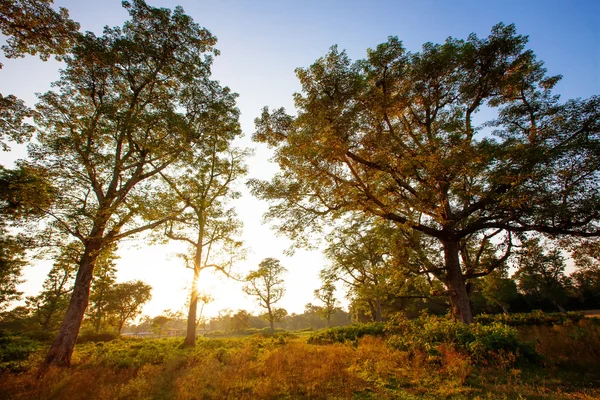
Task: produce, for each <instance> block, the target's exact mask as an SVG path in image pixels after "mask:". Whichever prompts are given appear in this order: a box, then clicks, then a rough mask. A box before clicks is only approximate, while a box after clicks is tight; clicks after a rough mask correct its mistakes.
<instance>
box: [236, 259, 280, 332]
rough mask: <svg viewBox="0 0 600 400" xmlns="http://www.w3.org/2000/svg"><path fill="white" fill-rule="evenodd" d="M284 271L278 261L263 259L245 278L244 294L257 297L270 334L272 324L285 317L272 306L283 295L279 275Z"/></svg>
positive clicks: (272, 329) (273, 330)
mask: <svg viewBox="0 0 600 400" xmlns="http://www.w3.org/2000/svg"><path fill="white" fill-rule="evenodd" d="M286 271H287V270H286V269H285V268H284V267H283V266H282V265H281V264H280V262H279V260H277V259H275V258H265V259H264V260H262V261H261V262H260V264H258V269H257V270H256V271H251V272H250V273H249V274H248V275H247V276H246V282H247V283H246V286H244V292H246V294H248V295H250V296H255V297H257V298H258V304H259V306H261V307H262V308H266V309H267V312H266V314H265V319H266V320H267V321H269V325H270V326H271V333H273V332H275V327H274V325H273V324H274V322H276V321H278V320H279V319H281V318H282V317H285V314H283V313H282V312H281V311H278V310H279V309H275V308H274V307H273V305H274V304H275V303H277V302H278V301H279V300H281V298H282V297H283V295H284V293H285V288H284V286H283V278H282V277H281V275H283V274H284V273H285V272H286ZM284 311H285V310H284ZM286 314H287V313H286Z"/></svg>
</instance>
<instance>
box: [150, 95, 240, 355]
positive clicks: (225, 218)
mask: <svg viewBox="0 0 600 400" xmlns="http://www.w3.org/2000/svg"><path fill="white" fill-rule="evenodd" d="M236 96H237V95H235V94H232V93H230V92H229V91H226V90H225V91H223V92H222V93H221V97H220V101H221V109H220V110H219V112H218V113H215V114H214V117H215V118H214V120H212V121H210V122H209V121H207V128H206V130H207V134H206V135H205V137H204V141H203V142H202V143H199V144H197V145H195V146H192V147H190V149H189V151H187V152H186V153H185V154H184V156H183V157H182V158H181V160H180V161H179V162H177V163H174V164H173V165H172V166H171V167H170V168H167V169H165V171H163V172H161V176H162V178H163V180H164V181H165V183H166V186H167V189H166V190H165V192H164V194H163V196H164V197H165V202H164V203H163V205H164V204H167V203H169V202H171V203H173V204H174V206H175V207H177V206H178V205H179V204H182V203H183V204H185V206H187V210H186V211H185V212H183V213H181V214H180V215H179V216H178V217H177V218H176V219H173V220H171V221H169V222H168V223H167V224H166V225H165V228H164V237H166V238H168V239H170V240H176V241H181V242H184V243H186V244H187V245H188V253H187V254H186V255H184V259H185V260H186V265H187V266H188V267H189V268H190V269H192V270H193V278H192V287H191V293H190V302H189V310H188V320H187V333H186V337H185V341H184V343H185V345H187V346H194V345H195V343H196V326H197V323H196V319H197V318H198V315H197V314H198V293H199V284H200V272H201V271H202V270H205V269H208V268H212V269H215V270H217V271H219V272H221V273H224V274H225V275H227V276H230V270H231V267H232V264H233V261H234V260H235V259H237V258H239V257H242V256H243V254H244V250H243V248H242V246H241V242H240V241H239V239H237V237H238V236H239V234H240V233H241V228H242V224H241V222H240V221H239V220H238V219H237V218H236V214H235V211H234V210H233V209H232V208H228V204H227V203H228V202H229V201H230V200H232V199H236V198H238V197H239V195H240V193H239V192H238V191H237V190H236V188H235V184H236V183H237V181H239V180H240V178H241V177H243V176H244V175H245V174H246V166H245V164H244V158H245V156H246V155H247V154H248V151H245V150H239V149H235V148H233V147H232V144H231V142H232V141H233V140H234V139H235V138H237V137H239V136H240V135H241V131H240V127H239V124H238V116H239V112H238V110H237V109H236V108H235V97H236ZM173 200H174V201H173Z"/></svg>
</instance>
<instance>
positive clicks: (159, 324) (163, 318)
mask: <svg viewBox="0 0 600 400" xmlns="http://www.w3.org/2000/svg"><path fill="white" fill-rule="evenodd" d="M169 321H171V317H170V316H168V315H165V314H163V315H158V316H156V317H154V318H152V326H153V327H155V328H156V329H157V330H158V337H161V335H162V331H163V329H164V327H165V325H167V324H168V323H169Z"/></svg>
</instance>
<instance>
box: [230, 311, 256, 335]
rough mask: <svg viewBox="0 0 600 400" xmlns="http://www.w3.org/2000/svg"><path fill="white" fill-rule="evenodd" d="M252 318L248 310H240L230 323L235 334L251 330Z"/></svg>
mask: <svg viewBox="0 0 600 400" xmlns="http://www.w3.org/2000/svg"><path fill="white" fill-rule="evenodd" d="M251 316H252V314H250V313H249V312H248V311H246V310H238V312H236V313H235V314H233V315H232V316H231V319H230V321H229V323H230V329H231V330H232V331H234V332H241V331H243V330H244V329H246V328H249V327H250V317H251Z"/></svg>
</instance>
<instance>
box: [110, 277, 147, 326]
mask: <svg viewBox="0 0 600 400" xmlns="http://www.w3.org/2000/svg"><path fill="white" fill-rule="evenodd" d="M151 292H152V286H150V285H148V284H146V283H144V282H142V281H129V282H123V283H118V284H116V285H115V286H114V287H113V288H112V289H111V290H110V291H109V292H108V294H107V298H108V299H107V303H108V304H107V305H106V311H107V312H108V313H110V314H112V315H113V316H114V318H115V320H114V325H115V328H116V329H117V332H118V333H119V335H120V334H121V331H122V330H123V326H124V325H125V322H127V321H129V320H131V319H134V318H135V317H137V316H138V315H139V314H140V313H141V312H142V310H141V308H142V306H143V305H144V304H145V303H147V302H148V301H149V300H150V299H151V298H152V294H151Z"/></svg>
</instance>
